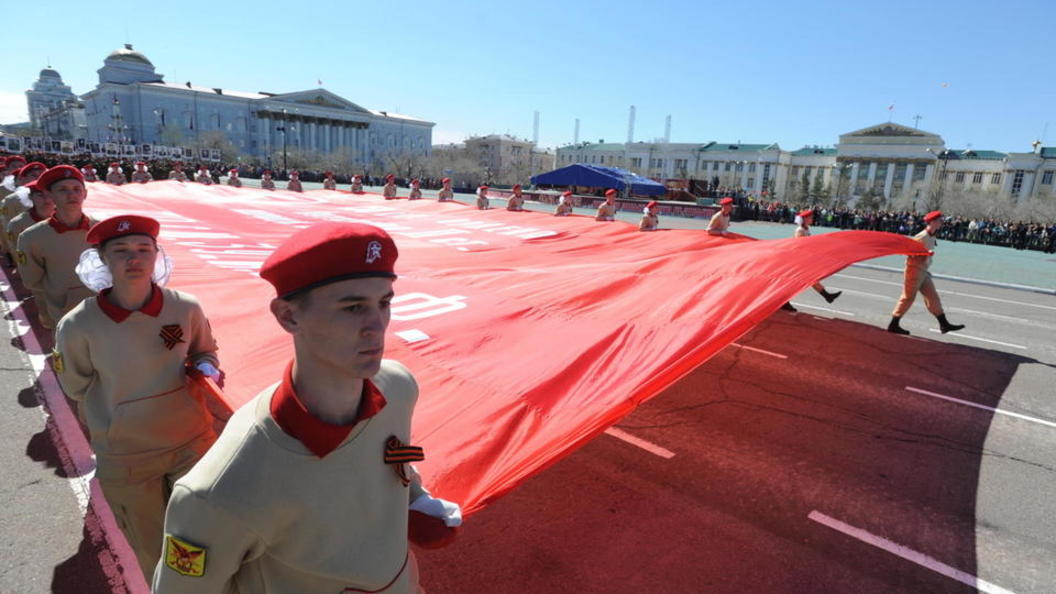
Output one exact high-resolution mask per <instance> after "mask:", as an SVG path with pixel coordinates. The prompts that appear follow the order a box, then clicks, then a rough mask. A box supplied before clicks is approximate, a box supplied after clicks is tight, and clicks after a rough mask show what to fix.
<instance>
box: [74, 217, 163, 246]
mask: <svg viewBox="0 0 1056 594" xmlns="http://www.w3.org/2000/svg"><path fill="white" fill-rule="evenodd" d="M159 231H161V224H160V223H158V222H157V221H156V220H154V219H152V218H150V217H142V216H139V215H121V216H116V217H110V218H109V219H106V220H103V221H99V222H98V223H96V224H94V225H92V228H91V229H89V230H88V236H87V237H86V238H85V239H86V240H87V241H88V243H89V244H91V245H100V244H103V243H106V242H107V241H110V240H111V239H117V238H118V237H124V236H126V235H149V236H150V237H152V238H154V239H157V238H158V232H159Z"/></svg>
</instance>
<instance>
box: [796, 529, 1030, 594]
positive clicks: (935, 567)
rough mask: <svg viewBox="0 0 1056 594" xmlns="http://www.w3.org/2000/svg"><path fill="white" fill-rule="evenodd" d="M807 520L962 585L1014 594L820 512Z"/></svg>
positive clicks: (991, 592)
mask: <svg viewBox="0 0 1056 594" xmlns="http://www.w3.org/2000/svg"><path fill="white" fill-rule="evenodd" d="M807 518H809V519H811V520H813V521H815V522H817V523H819V524H821V525H822V526H826V527H828V528H832V529H833V530H835V531H837V532H841V533H843V534H846V535H847V536H850V537H851V538H854V539H857V540H860V541H862V542H864V543H866V544H869V545H872V546H874V547H876V548H878V549H883V550H885V551H887V552H888V553H891V554H892V555H896V556H898V557H902V558H903V559H905V560H906V561H910V562H913V563H916V564H917V565H920V566H921V567H925V568H927V569H930V570H932V571H934V572H935V573H938V574H942V575H944V576H946V577H948V578H950V579H953V580H956V581H958V582H960V583H962V584H966V585H968V586H970V587H972V588H975V589H976V590H978V591H980V592H986V593H987V594H1014V593H1013V592H1012V590H1009V589H1007V588H1002V587H1001V586H998V585H996V584H992V583H990V582H988V581H986V580H982V579H979V578H977V577H976V576H974V575H972V574H970V573H968V572H965V571H961V570H960V569H957V568H955V567H951V566H949V565H946V564H945V563H943V562H942V561H939V560H938V559H935V558H934V557H930V556H928V555H925V554H924V553H920V552H917V551H915V550H913V549H911V548H909V547H907V546H904V545H900V544H898V543H897V542H894V541H891V540H888V539H886V538H884V537H882V536H877V535H875V534H873V533H872V532H869V531H867V530H863V529H861V528H856V527H854V526H851V525H850V524H847V523H844V522H841V521H839V520H837V519H836V518H833V517H830V516H827V515H825V514H823V513H821V512H819V511H818V510H813V511H811V512H810V513H809V514H807Z"/></svg>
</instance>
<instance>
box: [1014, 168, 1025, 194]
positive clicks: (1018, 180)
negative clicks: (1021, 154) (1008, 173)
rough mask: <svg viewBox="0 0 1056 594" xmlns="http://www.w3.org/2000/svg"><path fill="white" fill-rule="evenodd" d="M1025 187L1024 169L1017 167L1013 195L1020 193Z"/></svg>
mask: <svg viewBox="0 0 1056 594" xmlns="http://www.w3.org/2000/svg"><path fill="white" fill-rule="evenodd" d="M1022 189H1023V170H1022V169H1017V170H1016V173H1015V174H1014V175H1013V176H1012V195H1013V196H1017V195H1019V191H1020V190H1022Z"/></svg>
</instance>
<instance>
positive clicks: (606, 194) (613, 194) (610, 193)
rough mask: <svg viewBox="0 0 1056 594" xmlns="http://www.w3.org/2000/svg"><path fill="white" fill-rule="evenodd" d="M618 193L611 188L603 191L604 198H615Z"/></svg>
mask: <svg viewBox="0 0 1056 594" xmlns="http://www.w3.org/2000/svg"><path fill="white" fill-rule="evenodd" d="M618 193H619V192H617V191H616V190H613V189H612V188H609V189H608V190H605V196H606V197H609V196H615V195H616V194H618Z"/></svg>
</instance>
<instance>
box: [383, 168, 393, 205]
mask: <svg viewBox="0 0 1056 594" xmlns="http://www.w3.org/2000/svg"><path fill="white" fill-rule="evenodd" d="M381 195H382V196H383V197H384V198H385V199H386V200H391V199H393V198H395V197H396V176H395V175H393V174H391V173H390V174H388V175H386V176H385V187H383V188H382V189H381Z"/></svg>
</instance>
